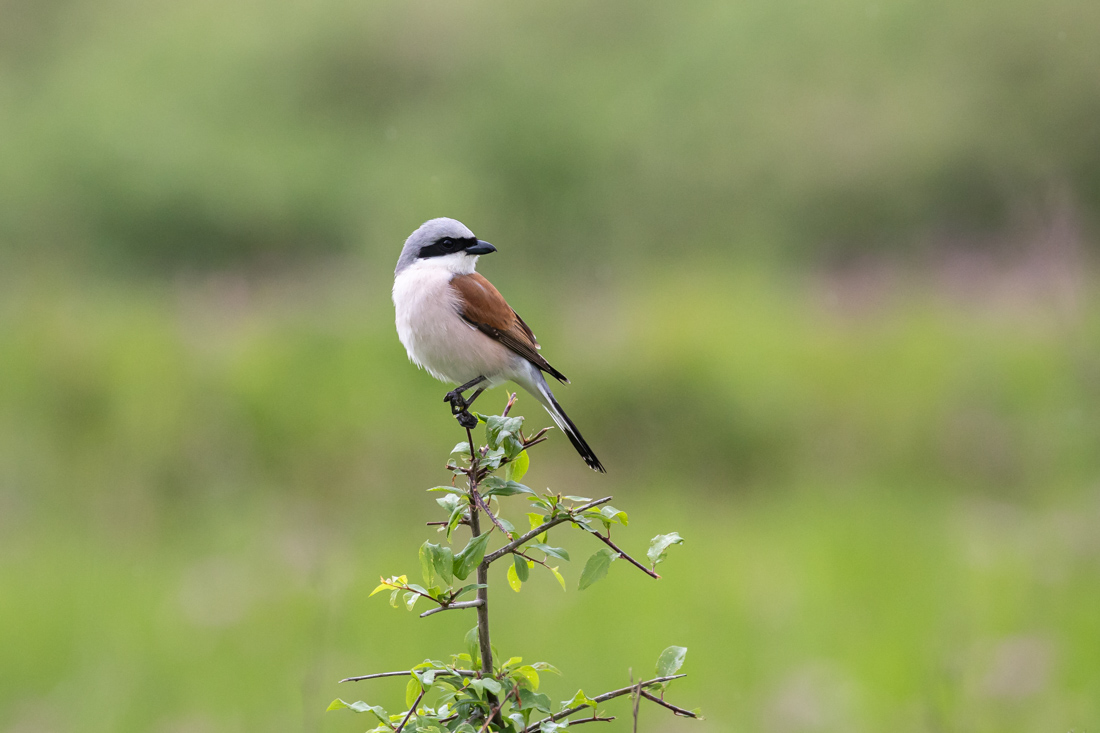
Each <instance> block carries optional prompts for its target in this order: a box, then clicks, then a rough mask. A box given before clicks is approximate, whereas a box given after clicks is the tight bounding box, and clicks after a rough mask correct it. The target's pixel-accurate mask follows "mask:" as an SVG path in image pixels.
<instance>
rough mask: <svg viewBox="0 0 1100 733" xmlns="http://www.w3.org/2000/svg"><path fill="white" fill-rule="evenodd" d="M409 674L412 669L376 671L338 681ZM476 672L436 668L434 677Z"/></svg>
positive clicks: (475, 675) (473, 673) (464, 675)
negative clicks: (375, 672)
mask: <svg viewBox="0 0 1100 733" xmlns="http://www.w3.org/2000/svg"><path fill="white" fill-rule="evenodd" d="M410 674H412V670H411V669H406V670H404V671H401V672H378V673H377V674H364V675H360V676H359V677H345V678H344V679H342V680H340V681H341V682H359V681H360V680H377V679H380V678H382V677H408V676H409V675H410ZM478 674H479V673H478V672H474V671H472V670H468V669H437V670H436V671H435V676H436V677H477V676H478Z"/></svg>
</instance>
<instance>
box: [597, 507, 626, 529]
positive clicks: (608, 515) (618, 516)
mask: <svg viewBox="0 0 1100 733" xmlns="http://www.w3.org/2000/svg"><path fill="white" fill-rule="evenodd" d="M600 514H602V515H603V517H604V518H605V519H606V520H608V521H611V522H618V523H619V524H621V525H623V526H624V527H625V526H626V525H627V523H628V517H627V516H626V512H624V511H622V510H620V509H616V508H615V507H613V506H611V505H610V504H609V505H607V506H605V507H603V508H601V509H600Z"/></svg>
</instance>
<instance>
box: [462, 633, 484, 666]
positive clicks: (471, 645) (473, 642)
mask: <svg viewBox="0 0 1100 733" xmlns="http://www.w3.org/2000/svg"><path fill="white" fill-rule="evenodd" d="M463 643H464V644H465V646H466V651H467V652H468V653H469V655H470V666H474V665H478V664H481V647H480V645H479V641H478V638H477V627H476V626H475V627H474V628H472V629H470V630H469V631H467V632H466V638H465V639H463Z"/></svg>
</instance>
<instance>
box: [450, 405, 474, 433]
mask: <svg viewBox="0 0 1100 733" xmlns="http://www.w3.org/2000/svg"><path fill="white" fill-rule="evenodd" d="M455 419H456V420H458V424H459V425H461V426H462V427H464V428H468V429H470V430H473V429H474V428H476V427H477V416H476V415H471V414H470V413H469V412H467V411H466V410H462V411H461V412H458V413H456V414H455Z"/></svg>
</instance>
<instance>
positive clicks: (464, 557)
mask: <svg viewBox="0 0 1100 733" xmlns="http://www.w3.org/2000/svg"><path fill="white" fill-rule="evenodd" d="M488 544H489V533H488V532H484V533H482V534H479V535H478V536H477V537H474V538H472V539H471V540H470V541H469V542H468V543H467V544H466V546H465V547H463V548H462V550H461V551H460V552H459V553H458V554H457V555H455V556H454V575H455V577H456V578H458V579H459V580H466V578H467V576H469V574H470V573H471V572H472V571H473V569H474V568H476V567H477V566H478V565H479V564H480V563H481V559H482V558H483V557H485V547H486V545H488Z"/></svg>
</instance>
